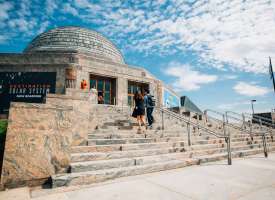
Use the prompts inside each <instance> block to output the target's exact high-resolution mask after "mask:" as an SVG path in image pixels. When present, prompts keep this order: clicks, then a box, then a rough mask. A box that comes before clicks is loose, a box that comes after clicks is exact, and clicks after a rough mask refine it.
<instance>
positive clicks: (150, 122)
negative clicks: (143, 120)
mask: <svg viewBox="0 0 275 200" xmlns="http://www.w3.org/2000/svg"><path fill="white" fill-rule="evenodd" d="M152 111H153V109H152V108H147V118H148V124H149V126H151V125H152V123H153V117H152Z"/></svg>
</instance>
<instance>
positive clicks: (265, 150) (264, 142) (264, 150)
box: [206, 109, 273, 157]
mask: <svg viewBox="0 0 275 200" xmlns="http://www.w3.org/2000/svg"><path fill="white" fill-rule="evenodd" d="M207 112H214V113H218V114H221V115H223V113H220V112H218V111H213V110H210V109H208V110H207ZM207 112H206V113H207ZM229 113H233V114H234V115H238V116H241V117H242V118H243V115H242V114H239V113H236V112H233V111H226V112H225V120H226V124H227V125H228V126H229V127H232V128H235V129H239V130H240V131H243V132H246V133H248V134H250V137H251V140H253V135H261V136H262V141H263V152H264V156H265V157H268V150H267V144H266V132H265V131H263V129H262V122H261V120H260V121H259V123H260V132H255V131H253V128H252V121H251V124H250V125H249V126H250V130H247V129H246V126H241V127H238V126H236V125H235V124H232V123H229V119H230V118H231V119H234V120H236V121H240V122H242V124H244V122H243V119H239V118H237V117H235V116H232V115H230V114H229ZM207 117H209V116H207ZM212 118H213V117H212ZM271 138H272V140H273V136H272V137H271Z"/></svg>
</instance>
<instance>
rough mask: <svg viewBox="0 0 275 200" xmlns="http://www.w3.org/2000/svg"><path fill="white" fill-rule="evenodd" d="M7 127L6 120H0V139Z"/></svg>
mask: <svg viewBox="0 0 275 200" xmlns="http://www.w3.org/2000/svg"><path fill="white" fill-rule="evenodd" d="M7 126H8V121H7V120H4V119H2V120H0V137H3V136H4V135H6V131H7Z"/></svg>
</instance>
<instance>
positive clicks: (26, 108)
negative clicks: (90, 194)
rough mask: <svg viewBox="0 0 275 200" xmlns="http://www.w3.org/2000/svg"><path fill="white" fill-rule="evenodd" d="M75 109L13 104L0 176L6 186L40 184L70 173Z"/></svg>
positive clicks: (45, 105)
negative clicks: (60, 174)
mask: <svg viewBox="0 0 275 200" xmlns="http://www.w3.org/2000/svg"><path fill="white" fill-rule="evenodd" d="M71 116H72V107H68V106H66V107H65V106H52V105H47V104H27V103H12V105H11V108H10V114H9V124H8V130H7V136H6V145H5V152H4V160H3V169H2V174H1V184H2V185H4V187H19V186H21V185H37V184H41V183H43V182H45V181H46V180H47V179H48V177H50V176H51V175H53V174H56V173H62V172H65V171H67V170H68V166H69V163H70V148H71V143H72V130H71V128H72V127H73V120H72V117H71Z"/></svg>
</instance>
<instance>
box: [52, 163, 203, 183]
mask: <svg viewBox="0 0 275 200" xmlns="http://www.w3.org/2000/svg"><path fill="white" fill-rule="evenodd" d="M197 162H198V161H197V160H195V159H188V160H182V161H181V160H172V161H168V162H160V163H154V164H148V165H139V166H130V167H122V168H113V169H105V170H97V171H88V172H78V173H71V174H58V175H53V176H52V186H53V187H60V186H69V185H85V184H91V183H98V182H103V181H107V180H110V179H115V178H119V177H124V176H133V175H139V174H145V173H151V172H158V171H163V170H169V169H175V168H180V167H185V166H188V165H192V164H196V163H197Z"/></svg>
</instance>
